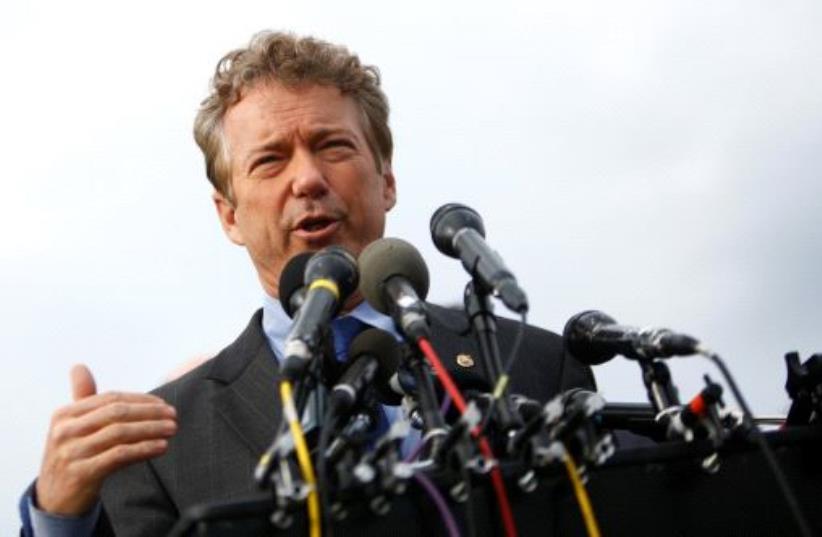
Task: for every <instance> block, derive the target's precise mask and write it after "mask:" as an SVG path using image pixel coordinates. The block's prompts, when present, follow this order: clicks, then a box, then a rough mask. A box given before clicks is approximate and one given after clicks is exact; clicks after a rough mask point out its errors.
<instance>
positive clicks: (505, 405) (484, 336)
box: [463, 280, 522, 433]
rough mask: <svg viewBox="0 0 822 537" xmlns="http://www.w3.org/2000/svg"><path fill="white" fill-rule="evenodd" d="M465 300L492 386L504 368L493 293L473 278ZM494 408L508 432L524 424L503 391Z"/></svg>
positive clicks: (466, 291) (484, 367)
mask: <svg viewBox="0 0 822 537" xmlns="http://www.w3.org/2000/svg"><path fill="white" fill-rule="evenodd" d="M463 300H464V304H465V313H466V314H467V315H468V318H469V319H470V320H471V329H472V331H473V332H474V337H476V339H477V342H478V343H479V348H480V355H481V362H482V367H483V370H484V373H485V375H486V376H487V377H488V379H489V380H490V381H491V387H492V388H493V387H494V386H496V384H497V381H498V380H499V377H500V375H502V372H503V370H504V368H503V365H502V359H501V358H500V350H499V341H497V319H496V316H495V315H494V306H493V304H492V303H491V293H490V291H489V290H488V289H487V288H486V287H485V286H483V285H482V284H480V283H479V282H477V281H476V280H474V281H470V282H468V284H467V285H466V286H465V293H464V295H463ZM494 411H496V415H497V419H498V420H499V425H500V428H501V429H502V431H504V432H506V433H507V432H508V431H511V430H513V429H515V428H519V427H520V426H521V425H522V422H521V420H519V419H518V417H517V415H516V414H515V412H514V410H513V409H512V408H511V405H510V401H509V400H508V397H506V395H505V393H504V392H503V394H502V396H501V397H500V398H499V399H497V401H496V402H495V404H494V405H493V406H492V407H491V408H490V409H489V412H494Z"/></svg>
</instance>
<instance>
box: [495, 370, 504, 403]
mask: <svg viewBox="0 0 822 537" xmlns="http://www.w3.org/2000/svg"><path fill="white" fill-rule="evenodd" d="M506 387H508V375H506V374H504V373H503V374H502V375H500V376H499V380H497V385H496V386H494V393H493V398H494V400H495V401H496V400H497V399H499V398H500V397H502V393H503V392H504V391H505V388H506Z"/></svg>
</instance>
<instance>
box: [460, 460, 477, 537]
mask: <svg viewBox="0 0 822 537" xmlns="http://www.w3.org/2000/svg"><path fill="white" fill-rule="evenodd" d="M460 459H462V460H460V474H461V477H462V482H463V483H465V527H466V529H467V530H468V537H476V535H477V520H476V518H474V517H475V516H476V509H475V508H474V486H473V485H472V484H471V474H470V473H469V472H468V465H467V464H465V463H466V462H467V461H465V460H464V458H463V457H462V456H460Z"/></svg>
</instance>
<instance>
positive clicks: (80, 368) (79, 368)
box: [69, 364, 97, 401]
mask: <svg viewBox="0 0 822 537" xmlns="http://www.w3.org/2000/svg"><path fill="white" fill-rule="evenodd" d="M69 378H70V379H71V398H72V400H74V401H79V400H80V399H84V398H86V397H89V396H91V395H94V394H96V393H97V385H96V384H95V383H94V377H93V376H92V375H91V371H89V368H88V367H86V366H85V365H84V364H77V365H75V366H73V367H72V368H71V371H70V372H69Z"/></svg>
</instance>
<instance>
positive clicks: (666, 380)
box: [639, 360, 681, 439]
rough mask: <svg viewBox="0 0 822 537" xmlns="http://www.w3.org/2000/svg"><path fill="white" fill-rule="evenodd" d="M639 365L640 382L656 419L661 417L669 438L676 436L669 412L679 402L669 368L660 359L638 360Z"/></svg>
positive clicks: (676, 406) (677, 392) (678, 405)
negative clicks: (640, 370) (643, 386)
mask: <svg viewBox="0 0 822 537" xmlns="http://www.w3.org/2000/svg"><path fill="white" fill-rule="evenodd" d="M639 367H640V368H641V369H642V382H643V383H644V384H645V390H646V391H647V393H648V400H649V401H650V402H651V405H653V407H654V410H655V411H656V420H657V421H659V420H660V419H662V423H663V424H664V425H665V428H666V435H667V436H668V438H669V439H675V438H677V436H678V434H679V433H678V432H677V431H676V427H675V424H674V423H673V420H672V416H671V414H670V412H671V411H672V409H677V408H679V407H680V406H681V403H680V402H679V391H678V390H677V389H676V386H675V385H674V383H673V380H671V370H670V369H668V366H667V365H666V364H665V362H663V361H661V360H640V361H639Z"/></svg>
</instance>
